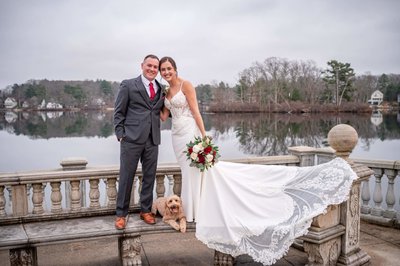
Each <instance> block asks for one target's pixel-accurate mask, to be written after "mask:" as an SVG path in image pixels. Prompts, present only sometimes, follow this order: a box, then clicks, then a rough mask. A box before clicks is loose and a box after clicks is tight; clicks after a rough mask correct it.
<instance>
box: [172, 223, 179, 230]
mask: <svg viewBox="0 0 400 266" xmlns="http://www.w3.org/2000/svg"><path fill="white" fill-rule="evenodd" d="M172 227H173V228H174V229H175V230H176V231H179V230H180V228H179V225H178V224H174V225H172Z"/></svg>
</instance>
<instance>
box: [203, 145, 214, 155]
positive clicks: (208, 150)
mask: <svg viewBox="0 0 400 266" xmlns="http://www.w3.org/2000/svg"><path fill="white" fill-rule="evenodd" d="M211 150H212V148H211V146H208V147H207V148H205V149H204V153H205V154H209V153H210V152H211Z"/></svg>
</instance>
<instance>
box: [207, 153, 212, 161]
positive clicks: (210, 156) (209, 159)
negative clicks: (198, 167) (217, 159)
mask: <svg viewBox="0 0 400 266" xmlns="http://www.w3.org/2000/svg"><path fill="white" fill-rule="evenodd" d="M213 159H214V156H213V155H212V154H207V155H206V161H207V162H212V160H213Z"/></svg>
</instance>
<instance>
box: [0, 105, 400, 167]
mask: <svg viewBox="0 0 400 266" xmlns="http://www.w3.org/2000/svg"><path fill="white" fill-rule="evenodd" d="M112 117H113V112H112V111H102V112H98V111H92V112H3V113H0V131H6V132H7V133H6V135H9V136H14V137H13V138H12V139H11V138H10V137H7V138H6V137H5V136H4V134H0V137H1V135H3V137H1V138H0V142H2V143H5V142H4V141H8V142H9V141H12V142H13V144H11V143H6V144H7V145H6V146H7V148H8V150H9V151H10V150H11V149H13V150H14V149H18V148H17V147H18V145H22V143H25V142H26V141H25V140H23V139H22V137H23V136H27V137H28V138H29V139H32V140H34V142H36V143H37V144H35V146H33V144H32V146H29V147H28V146H27V145H26V144H24V145H25V146H24V148H25V149H26V150H24V151H18V154H15V157H16V158H18V156H21V153H25V152H26V153H32V152H33V151H32V150H38V149H42V150H46V148H47V146H48V145H53V146H52V148H53V149H55V148H57V152H58V153H60V155H59V156H60V159H62V156H65V155H64V154H61V150H62V149H66V148H65V147H66V145H67V144H66V143H71V142H70V141H69V139H70V138H72V137H74V138H75V141H74V143H78V142H79V143H80V144H79V145H80V146H79V147H74V151H73V153H79V154H72V156H84V157H90V156H88V155H87V154H90V155H92V154H93V155H94V154H95V153H96V152H97V153H96V156H101V153H100V152H99V149H100V148H102V147H108V151H107V152H108V153H106V152H104V153H105V154H107V155H109V154H110V153H112V154H113V156H114V157H115V158H117V157H118V151H117V150H118V144H117V142H116V141H115V139H114V138H110V137H111V136H113V135H114V129H113V123H112ZM203 117H204V122H205V126H206V130H207V131H208V133H209V134H210V135H212V136H213V137H214V138H215V140H216V142H217V143H218V145H221V146H223V147H224V149H223V151H224V153H225V156H226V155H228V156H227V157H228V158H232V156H229V155H232V154H233V153H235V154H236V155H237V156H239V155H240V154H241V155H243V154H245V155H249V156H272V155H283V154H288V147H291V146H302V145H304V146H311V147H323V146H324V143H325V142H324V141H325V140H326V136H327V135H328V132H329V130H330V129H331V128H332V127H333V126H335V125H337V124H339V123H345V124H350V125H351V126H353V127H354V128H355V129H356V130H357V132H358V135H359V142H358V146H359V147H361V149H362V150H364V151H368V150H369V149H370V147H371V145H373V144H374V142H376V141H377V140H379V141H381V142H389V141H395V143H396V144H395V145H397V146H394V147H398V145H400V144H399V143H400V119H399V117H400V116H399V114H398V113H395V114H386V113H381V112H379V113H373V114H372V115H369V114H362V115H360V114H351V113H344V114H340V115H334V114H303V115H298V114H297V115H294V114H268V113H266V114H204V115H203ZM161 125H162V130H163V132H164V133H163V136H164V137H163V141H162V146H161V149H163V151H161V153H160V156H163V152H164V153H166V154H165V156H166V158H167V159H168V160H167V159H166V158H161V157H160V159H159V161H161V162H162V161H166V160H167V161H171V160H170V159H171V154H172V151H171V152H169V151H167V149H171V148H172V147H171V145H170V143H169V140H168V138H170V137H169V136H168V134H170V131H169V129H170V128H171V123H170V121H167V122H164V123H162V124H161ZM91 137H96V139H97V138H99V139H103V141H100V140H93V138H91ZM87 138H91V139H92V140H91V142H93V145H94V146H90V147H89V140H87ZM17 139H18V140H17ZM41 139H43V140H51V141H50V142H51V144H50V142H47V143H43V142H40V144H38V142H39V141H38V140H41ZM106 139H107V140H106ZM378 144H379V145H381V143H378ZM28 145H31V143H29V144H28ZM68 145H70V144H68ZM84 145H87V147H85V148H84V147H83V146H84ZM111 145H113V146H111ZM163 145H164V146H163ZM391 145H392V144H391ZM2 146H3V145H2ZM381 146H382V145H381ZM392 146H393V145H392ZM109 147H111V148H109ZM382 147H383V146H382ZM68 148H69V149H72V147H68ZM47 149H48V150H49V152H51V149H50V148H47ZM76 150H78V152H77V151H76ZM238 151H239V152H238ZM13 152H14V151H13ZM69 152H70V153H72V152H71V151H69ZM15 153H17V151H15ZM86 153H87V154H86ZM239 153H240V154H239ZM397 154H398V155H399V153H398V152H397ZM222 155H223V156H224V154H222ZM8 156H9V157H10V156H12V154H11V153H10V154H9V155H8ZM26 156H27V155H26ZM102 156H103V157H105V156H104V155H102ZM379 156H380V155H379V154H377V155H376V156H374V158H381V157H379ZM392 157H393V156H392ZM398 157H399V156H396V158H393V159H399V158H398ZM28 158H29V157H28ZM10 160H11V157H10ZM28 160H29V159H28ZM104 160H105V159H104ZM115 160H116V159H115ZM110 161H111V160H110ZM116 161H117V160H116ZM89 162H92V161H89ZM111 162H112V163H114V162H115V161H114V160H113V161H111ZM101 163H103V161H101Z"/></svg>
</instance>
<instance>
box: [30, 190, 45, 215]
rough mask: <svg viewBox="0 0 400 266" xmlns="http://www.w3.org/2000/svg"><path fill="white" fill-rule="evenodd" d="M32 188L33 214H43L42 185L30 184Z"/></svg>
mask: <svg viewBox="0 0 400 266" xmlns="http://www.w3.org/2000/svg"><path fill="white" fill-rule="evenodd" d="M32 187H33V195H32V203H33V211H32V212H33V214H42V213H44V209H43V184H42V183H35V184H32Z"/></svg>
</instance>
